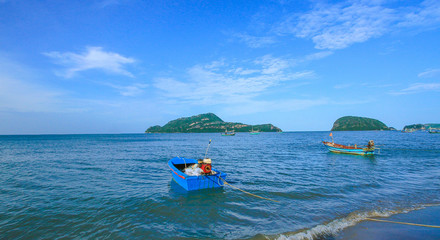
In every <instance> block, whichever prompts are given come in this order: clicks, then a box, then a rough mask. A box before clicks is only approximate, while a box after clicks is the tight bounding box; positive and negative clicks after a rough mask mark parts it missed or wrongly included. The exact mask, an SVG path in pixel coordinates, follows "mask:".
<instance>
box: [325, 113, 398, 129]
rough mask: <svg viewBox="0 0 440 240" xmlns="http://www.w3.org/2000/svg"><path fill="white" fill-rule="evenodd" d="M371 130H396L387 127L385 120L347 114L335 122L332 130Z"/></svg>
mask: <svg viewBox="0 0 440 240" xmlns="http://www.w3.org/2000/svg"><path fill="white" fill-rule="evenodd" d="M371 130H395V129H394V128H392V127H391V128H390V127H387V125H385V124H384V123H383V122H381V121H379V120H376V119H373V118H366V117H354V116H345V117H341V118H339V119H338V120H336V121H335V122H334V123H333V128H332V130H331V131H371Z"/></svg>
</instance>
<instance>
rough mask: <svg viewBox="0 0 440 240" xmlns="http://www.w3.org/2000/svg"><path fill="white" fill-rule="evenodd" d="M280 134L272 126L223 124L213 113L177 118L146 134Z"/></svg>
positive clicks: (148, 130) (155, 127) (152, 128)
mask: <svg viewBox="0 0 440 240" xmlns="http://www.w3.org/2000/svg"><path fill="white" fill-rule="evenodd" d="M252 129H253V130H255V131H260V132H281V129H280V128H278V127H275V126H274V125H272V124H260V125H248V124H243V123H235V122H225V121H223V120H222V119H221V118H219V117H217V115H215V114H213V113H205V114H199V115H196V116H192V117H184V118H178V119H176V120H172V121H170V122H168V123H167V124H165V125H164V126H163V127H161V126H159V125H156V126H152V127H150V128H148V129H147V130H146V131H145V132H146V133H209V132H225V131H226V130H228V131H235V132H250V131H251V130H252Z"/></svg>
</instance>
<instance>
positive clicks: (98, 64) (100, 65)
mask: <svg viewBox="0 0 440 240" xmlns="http://www.w3.org/2000/svg"><path fill="white" fill-rule="evenodd" d="M44 55H46V56H48V57H51V58H53V59H55V60H56V63H57V64H59V65H63V66H65V67H66V69H65V70H64V71H63V73H62V75H63V76H64V77H66V78H70V77H73V76H74V75H75V73H77V72H81V71H86V70H90V69H99V70H103V71H105V72H108V73H113V74H121V75H125V76H128V77H133V74H131V73H130V72H128V71H127V70H125V69H124V65H125V64H130V63H134V62H135V60H134V59H133V58H127V57H124V56H121V55H119V54H117V53H113V52H106V51H103V50H102V47H88V48H87V50H86V51H85V52H83V53H80V54H78V53H71V52H66V53H60V52H48V53H44Z"/></svg>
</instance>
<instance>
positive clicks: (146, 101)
mask: <svg viewBox="0 0 440 240" xmlns="http://www.w3.org/2000/svg"><path fill="white" fill-rule="evenodd" d="M439 109H440V1H437V0H426V1H397V0H396V1H381V0H370V1H367V0H353V1H316V0H313V1H288V0H279V1H276V0H271V1H236V0H235V1H135V0H120V1H119V0H106V1H20V0H0V134H44V133H54V134H58V133H134V132H143V131H145V129H146V128H148V127H150V126H152V125H164V124H165V123H167V122H168V121H170V120H173V119H175V118H178V117H183V116H192V115H196V114H200V113H206V112H213V113H215V114H217V115H218V116H219V117H220V118H222V119H223V120H225V121H232V122H243V123H249V124H259V123H272V124H274V125H276V126H278V127H280V128H281V129H283V130H285V131H307V130H329V129H330V128H331V127H332V124H333V122H334V121H335V120H336V119H337V118H339V117H342V116H346V115H352V116H364V117H371V118H376V119H379V120H381V121H383V122H384V123H385V124H387V125H388V126H393V127H396V128H398V129H401V128H403V126H404V125H407V124H413V123H438V122H440V111H438V110H439Z"/></svg>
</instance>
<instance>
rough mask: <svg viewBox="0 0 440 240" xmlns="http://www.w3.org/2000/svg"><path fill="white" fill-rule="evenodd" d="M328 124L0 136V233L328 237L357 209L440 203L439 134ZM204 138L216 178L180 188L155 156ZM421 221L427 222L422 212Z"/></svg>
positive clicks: (390, 210) (361, 213) (186, 149)
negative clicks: (369, 148) (219, 185)
mask: <svg viewBox="0 0 440 240" xmlns="http://www.w3.org/2000/svg"><path fill="white" fill-rule="evenodd" d="M328 134H329V132H293V133H282V134H279V133H261V134H260V135H250V134H247V133H237V135H236V136H233V137H225V136H221V135H220V133H218V134H118V135H38V136H0V183H1V184H0V236H1V237H0V238H4V239H39V238H49V239H54V238H62V237H68V238H81V239H82V238H92V239H95V238H112V239H176V238H177V239H194V238H199V239H249V238H251V239H265V238H269V239H301V238H309V239H311V238H315V239H332V238H333V237H334V236H336V235H337V234H338V232H339V231H340V230H341V229H344V228H345V227H347V226H350V225H355V224H357V223H358V222H359V221H361V220H362V219H363V218H365V217H371V216H388V215H392V214H395V213H400V212H406V211H410V210H414V209H419V208H422V207H424V206H427V205H429V204H439V203H440V191H439V189H440V135H438V134H428V133H423V132H416V133H400V132H386V131H384V132H374V131H371V132H334V133H333V135H334V138H335V142H338V143H342V144H354V143H357V144H366V143H367V141H368V140H370V139H373V140H375V142H376V144H377V145H382V146H381V148H382V149H381V151H380V154H379V155H377V156H374V157H362V156H352V155H341V154H333V153H329V152H328V151H327V150H326V149H325V147H324V146H323V145H322V143H321V142H320V141H321V140H322V139H328V138H329V137H328ZM209 139H212V144H211V148H210V150H209V153H208V155H209V157H211V158H212V160H213V166H214V167H215V168H218V169H220V170H223V171H224V172H226V173H228V182H229V183H231V184H232V185H234V186H236V187H239V188H241V189H244V190H246V191H249V192H252V193H254V194H257V195H260V196H263V197H266V198H271V199H274V200H277V201H280V203H274V202H270V201H267V200H262V199H259V198H255V197H252V196H249V195H246V194H244V193H242V192H240V191H237V190H234V189H233V188H231V187H228V186H226V187H225V188H224V189H220V190H205V191H198V192H190V193H188V192H185V191H184V190H183V189H182V188H181V187H180V186H178V185H177V184H176V183H175V182H174V181H172V177H171V173H170V171H169V168H168V167H167V164H166V163H167V161H168V160H169V159H170V158H172V157H175V156H181V157H187V158H200V157H203V155H204V154H205V150H206V146H207V144H208V141H209ZM428 224H429V223H428Z"/></svg>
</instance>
